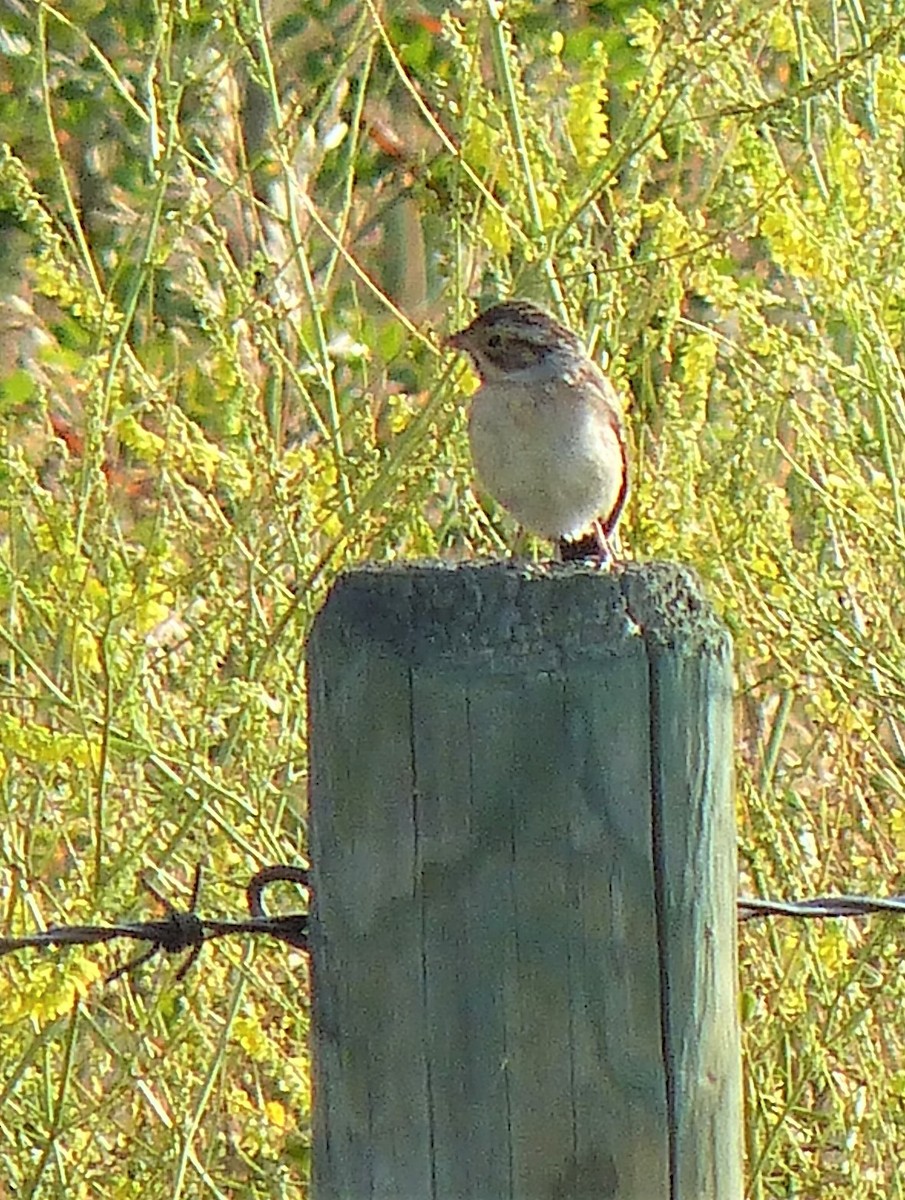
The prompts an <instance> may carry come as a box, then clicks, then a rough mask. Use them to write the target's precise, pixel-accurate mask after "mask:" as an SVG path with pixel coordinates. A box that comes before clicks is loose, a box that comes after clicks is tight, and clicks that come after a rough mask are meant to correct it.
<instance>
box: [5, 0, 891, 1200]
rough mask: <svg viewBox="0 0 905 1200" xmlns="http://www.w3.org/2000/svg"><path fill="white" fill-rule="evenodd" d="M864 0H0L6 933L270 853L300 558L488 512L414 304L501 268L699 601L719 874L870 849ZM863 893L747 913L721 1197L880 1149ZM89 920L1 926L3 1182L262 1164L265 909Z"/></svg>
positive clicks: (777, 878)
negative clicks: (93, 928) (714, 745)
mask: <svg viewBox="0 0 905 1200" xmlns="http://www.w3.org/2000/svg"><path fill="white" fill-rule="evenodd" d="M903 28H905V8H903V6H902V4H901V2H900V0H896V2H889V0H863V2H862V0H795V2H792V0H771V2H770V3H766V2H764V0H731V2H729V3H725V4H716V3H710V2H708V0H705V2H703V3H693V4H685V3H681V2H679V0H675V2H674V3H670V2H668V0H662V2H661V0H648V2H647V3H645V4H641V3H635V2H634V0H612V2H611V3H569V4H565V3H537V4H533V3H518V2H513V3H506V4H503V3H497V2H494V0H483V2H479V0H474V2H469V0H464V2H462V3H459V4H457V5H455V6H454V7H453V8H451V9H447V8H445V7H443V6H441V5H440V4H432V3H420V4H405V3H403V4H393V5H390V4H385V3H381V2H380V0H365V3H348V2H342V0H320V2H316V0H309V2H306V0H296V2H295V3H294V4H292V3H288V2H284V0H233V3H230V4H226V5H224V4H221V3H214V2H212V0H181V2H177V0H174V2H169V0H60V2H59V3H58V4H56V5H54V4H50V3H41V2H39V0H0V142H2V147H0V280H2V286H0V429H2V450H0V664H2V683H0V688H2V691H0V764H2V769H3V771H2V786H0V900H2V913H3V925H4V928H5V930H7V931H14V932H18V931H22V930H24V929H28V930H31V929H33V928H35V927H43V926H44V925H46V924H49V923H52V922H73V921H81V920H89V919H103V918H105V917H106V918H108V919H109V918H112V917H114V916H117V915H127V914H131V915H133V916H136V917H138V916H142V915H144V916H147V915H151V914H153V913H154V911H155V909H154V904H153V901H151V900H150V899H148V898H146V897H144V895H143V893H142V886H141V878H142V874H144V875H145V876H146V877H148V878H150V879H152V880H153V881H154V882H155V884H156V885H157V886H158V887H159V888H162V889H163V890H164V891H165V892H166V893H167V894H169V895H171V896H172V897H173V898H174V900H176V901H180V900H184V898H185V896H186V894H187V891H188V888H189V887H190V881H191V876H192V871H193V868H194V865H195V863H197V862H199V861H200V862H202V863H204V864H205V866H206V867H207V868H208V872H207V879H206V883H205V888H204V891H203V894H202V901H201V903H202V909H203V911H204V912H206V913H209V914H213V913H217V912H219V913H227V912H236V911H238V909H239V908H240V907H241V904H242V892H241V886H242V885H243V884H244V882H245V880H246V878H247V876H248V873H249V872H250V870H252V869H254V868H255V867H256V866H257V865H259V864H261V863H263V862H268V861H301V860H302V858H303V856H304V851H305V824H304V808H305V769H306V759H305V695H304V687H303V661H304V642H305V635H306V631H307V628H308V624H309V622H310V620H311V617H312V615H313V614H314V612H315V611H316V610H317V608H318V607H319V605H320V604H321V603H322V601H323V598H324V595H325V591H326V589H327V588H328V587H329V585H330V583H331V581H332V580H333V579H334V578H335V576H336V574H337V572H338V571H340V570H341V569H343V568H345V567H348V566H349V565H351V564H353V563H355V562H359V561H362V560H364V559H384V560H385V559H391V558H403V559H405V558H411V557H420V556H436V555H440V556H445V557H450V558H457V557H470V556H472V555H478V554H495V555H496V554H500V553H502V552H503V551H504V550H505V548H506V547H507V546H508V545H510V544H511V542H512V538H513V534H514V532H515V531H514V530H513V528H512V527H511V525H510V524H509V523H508V520H507V518H506V517H505V515H504V514H502V513H500V512H499V511H495V510H494V509H493V507H492V505H491V504H490V503H489V502H488V501H486V499H483V498H481V497H476V495H475V494H474V493H473V491H472V490H471V469H470V464H469V459H468V453H467V446H466V442H465V437H464V420H463V412H464V404H463V399H464V394H465V391H466V390H467V388H468V387H469V386H471V384H470V382H469V381H470V376H469V375H468V372H467V370H466V369H465V367H464V364H462V363H461V362H452V361H451V360H450V359H449V358H448V357H446V356H444V355H442V354H441V352H440V351H439V350H438V339H439V338H440V337H441V336H442V335H443V334H444V333H446V332H449V331H450V330H451V329H453V328H456V327H458V326H459V325H461V324H462V323H463V322H464V321H465V320H466V319H467V318H468V317H469V316H470V315H471V314H472V313H473V311H474V302H475V301H478V302H481V303H486V302H487V301H490V300H492V299H495V298H498V297H503V296H507V295H510V294H518V295H522V296H528V297H531V298H533V299H535V300H538V301H540V302H542V303H544V304H546V305H547V306H549V307H550V308H551V309H553V310H555V311H556V312H558V313H559V315H560V316H561V317H563V318H564V319H566V320H568V321H569V322H570V323H572V324H573V325H574V326H575V327H576V328H577V329H579V330H581V331H582V332H583V333H584V334H585V335H586V336H587V339H588V343H589V345H590V346H591V347H592V348H593V350H594V352H595V353H596V354H597V355H598V356H599V358H600V360H601V361H602V362H604V363H605V364H606V366H607V368H608V370H609V372H610V373H611V375H612V377H613V379H614V381H615V382H616V383H617V385H618V387H619V389H620V390H621V392H622V394H623V395H624V396H625V398H626V402H627V406H628V419H629V424H630V429H631V436H632V442H633V447H634V452H633V457H634V474H635V487H634V495H633V499H632V501H631V505H630V510H629V513H628V517H627V520H626V522H625V524H624V538H625V541H626V542H627V544H628V547H629V553H630V554H631V555H632V556H633V557H636V558H641V559H648V558H654V557H664V558H670V559H677V560H682V561H684V562H687V563H689V564H692V565H693V566H694V567H696V569H697V570H698V571H699V572H700V574H701V575H702V577H703V578H704V580H705V583H706V586H707V589H708V591H709V593H710V595H711V596H712V598H713V600H714V602H715V604H716V605H717V607H718V609H719V611H720V612H721V613H722V615H723V617H724V618H725V620H726V621H727V622H728V624H729V625H730V627H731V629H732V631H733V634H734V636H735V643H736V661H737V686H738V712H737V735H738V752H737V780H738V809H739V821H740V835H741V866H742V873H743V878H742V880H741V887H742V890H746V891H749V892H752V893H755V894H765V895H770V896H806V895H814V894H817V893H820V892H827V891H836V892H838V891H845V892H866V893H879V894H885V893H889V892H895V891H905V886H903V882H902V873H903V872H902V859H903V854H905V805H903V791H905V743H903V728H902V722H903V720H905V709H903V682H905V649H903V641H902V636H903V616H902V612H903V583H905V580H903V554H905V499H903V494H902V470H903V453H902V449H903V443H905V378H903V352H902V336H903V318H905V301H903V295H905V291H903V288H905V242H903V238H902V235H901V231H902V227H903V221H905V179H903V164H905V157H903V155H905V60H903V58H902V49H903V44H902V43H903ZM546 549H547V548H545V547H543V546H540V547H538V550H540V551H544V552H545V551H546ZM284 902H285V903H286V904H287V905H289V906H291V907H297V906H298V902H299V897H298V895H296V894H292V893H291V891H290V894H288V895H287V896H286V897H285V898H284ZM903 936H905V930H903V928H902V925H901V922H897V921H895V920H887V919H882V918H877V919H874V920H872V921H865V922H861V923H859V922H854V921H849V922H841V921H840V922H826V923H823V924H814V925H810V926H807V927H806V926H804V925H801V924H795V923H793V922H788V921H780V920H776V921H774V922H772V923H771V924H763V925H751V926H748V927H746V928H744V929H743V931H742V944H741V973H742V1006H743V1017H744V1035H745V1054H746V1064H745V1066H746V1080H747V1084H746V1087H747V1115H746V1139H747V1149H748V1172H749V1192H750V1195H751V1196H752V1197H756V1198H766V1197H792V1196H801V1197H816V1196H820V1197H822V1198H824V1200H828V1198H831V1197H840V1198H841V1197H845V1198H846V1200H866V1198H868V1197H877V1198H879V1197H883V1198H884V1200H887V1198H889V1197H901V1196H903V1195H905V1183H903V1180H905V1169H903V1167H905V1163H903V1160H905V1149H903V1147H905V1108H903V1097H905V1023H903V1020H902V1015H901V1014H902V1011H903V1005H905V966H903V956H902V953H901V944H902V938H903ZM119 961H121V957H120V956H119V952H118V951H116V950H112V949H111V950H107V949H99V948H94V949H90V950H87V951H84V952H82V951H76V950H72V951H67V952H65V953H46V954H40V953H37V952H28V953H22V954H20V955H18V956H14V957H12V958H5V959H4V960H3V961H2V964H0V1195H9V1196H13V1195H22V1196H42V1197H44V1196H52V1197H63V1196H66V1197H79V1196H91V1197H118V1198H119V1197H122V1198H126V1197H131V1196H142V1197H156V1196H167V1197H188V1196H212V1197H222V1196H229V1197H265V1196H266V1197H277V1196H285V1197H303V1196H304V1195H305V1194H306V1184H305V1179H306V1175H307V1166H308V1114H309V1095H308V1064H307V1059H306V1036H307V1029H306V1022H307V1004H306V974H305V971H306V967H305V962H304V958H303V956H301V955H299V954H294V953H292V952H291V951H289V950H287V949H286V948H284V947H281V946H277V945H271V944H268V945H266V946H265V945H263V944H260V945H255V946H247V947H244V948H243V947H242V945H241V944H240V943H239V942H237V943H235V944H234V945H227V944H225V943H221V944H218V945H217V947H216V948H212V949H209V950H208V951H206V952H205V954H204V955H203V957H202V960H201V963H200V964H199V965H198V966H197V967H196V968H195V969H194V970H193V972H192V974H191V975H190V976H189V977H188V978H187V979H186V980H185V981H184V982H183V983H175V982H174V979H173V975H174V972H175V969H176V968H175V965H174V964H173V963H170V962H165V963H160V964H154V965H150V966H148V967H145V968H143V969H142V971H141V972H140V973H139V974H138V975H137V977H134V978H131V979H129V980H121V981H119V982H118V983H116V984H114V985H112V986H110V987H105V986H103V983H102V977H103V975H104V973H105V972H107V971H109V970H111V969H112V968H113V967H114V966H115V965H116V964H117V963H118V962H119Z"/></svg>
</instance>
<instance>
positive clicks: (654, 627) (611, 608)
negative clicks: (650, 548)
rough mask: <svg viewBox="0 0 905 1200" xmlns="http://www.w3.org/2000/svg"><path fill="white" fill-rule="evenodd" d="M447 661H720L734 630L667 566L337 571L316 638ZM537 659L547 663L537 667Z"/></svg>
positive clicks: (427, 565)
mask: <svg viewBox="0 0 905 1200" xmlns="http://www.w3.org/2000/svg"><path fill="white" fill-rule="evenodd" d="M321 635H326V636H327V637H328V638H329V639H330V640H331V642H333V644H334V645H335V644H336V641H337V640H338V641H339V642H340V643H343V642H349V643H357V642H359V641H360V640H361V639H365V640H367V641H368V642H369V643H371V644H372V645H374V644H375V643H376V644H383V645H384V646H385V649H386V651H387V652H388V653H391V654H393V655H394V656H395V655H401V656H402V657H404V658H406V659H408V660H409V661H411V662H412V663H417V662H420V661H424V660H426V659H431V660H436V659H437V658H440V657H447V656H449V657H454V658H461V657H466V658H471V659H474V658H475V657H478V658H484V657H489V658H499V656H500V655H501V653H502V654H504V655H505V657H506V658H508V659H510V660H511V659H513V658H523V657H525V656H528V657H531V658H538V657H539V658H540V659H544V658H545V657H547V656H551V657H552V658H554V659H559V658H561V657H562V656H563V655H566V656H571V655H573V654H574V655H576V656H595V657H606V656H609V655H612V654H618V653H626V652H627V651H630V650H632V649H634V650H635V651H637V650H638V649H642V648H643V649H644V650H646V651H647V652H648V653H652V652H656V651H658V650H659V651H665V650H678V651H679V652H685V653H690V654H702V653H703V654H712V655H718V656H720V657H722V656H723V655H725V654H727V653H728V651H729V645H730V639H729V634H728V631H727V630H726V628H725V626H724V625H723V624H722V622H721V621H720V620H719V619H718V618H717V616H716V614H715V613H714V611H713V609H712V607H711V605H710V603H709V601H708V600H707V599H706V597H705V595H704V591H703V587H702V584H701V582H700V580H699V578H698V577H697V575H696V574H695V573H694V572H693V571H692V570H690V569H689V568H688V567H685V566H681V565H679V564H676V563H669V562H647V563H635V562H629V563H623V564H620V565H619V566H618V567H617V568H616V569H615V570H611V571H609V572H602V571H600V570H599V569H597V568H596V567H593V566H591V565H590V564H589V565H587V566H585V565H583V564H573V563H569V564H559V563H543V564H533V563H518V562H513V561H512V560H503V561H499V560H479V561H471V562H461V563H445V562H438V561H430V562H406V563H398V564H395V563H394V564H378V563H373V564H371V563H369V564H365V565H363V566H359V567H355V568H354V569H352V570H350V571H347V572H344V573H343V574H342V575H340V576H339V577H338V579H337V580H336V582H335V583H334V584H333V587H332V588H331V590H330V593H329V595H328V597H327V600H326V602H325V604H324V607H323V608H322V609H321V611H320V613H319V614H318V616H317V618H316V621H315V625H314V630H313V634H312V637H313V639H314V640H315V641H316V640H317V638H318V637H319V636H321ZM539 665H543V664H542V663H540V664H539Z"/></svg>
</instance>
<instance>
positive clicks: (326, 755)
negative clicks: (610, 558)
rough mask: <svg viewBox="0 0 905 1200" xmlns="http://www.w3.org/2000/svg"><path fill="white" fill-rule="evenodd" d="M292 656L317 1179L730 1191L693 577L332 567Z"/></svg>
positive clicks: (712, 666)
mask: <svg viewBox="0 0 905 1200" xmlns="http://www.w3.org/2000/svg"><path fill="white" fill-rule="evenodd" d="M308 675H309V687H310V693H309V697H310V727H311V811H310V820H311V851H312V861H313V886H314V900H313V914H312V947H311V948H312V970H313V1059H314V1150H313V1173H314V1174H313V1197H314V1200H608V1198H612V1200H740V1197H741V1195H742V1166H741V1161H742V1152H741V1115H740V1106H741V1087H740V1061H739V1039H738V1019H737V1012H736V866H735V829H734V815H733V799H732V787H731V756H732V736H731V665H730V645H729V638H728V634H727V633H726V631H725V629H724V628H723V627H722V626H721V625H720V624H719V622H718V621H717V620H716V619H715V617H714V615H713V613H712V612H711V610H710V609H709V608H708V606H707V604H706V603H705V601H704V600H703V599H702V596H701V592H700V587H699V585H698V583H697V582H696V581H695V579H694V577H693V576H692V575H691V574H690V573H689V572H688V571H686V570H684V569H683V568H681V567H676V566H672V565H670V564H664V563H655V564H647V565H638V564H628V565H627V566H626V567H625V568H624V570H620V571H618V572H614V573H611V574H602V573H600V572H598V571H594V570H591V569H582V568H577V569H576V568H573V567H559V568H555V567H554V568H551V569H549V570H547V569H544V568H540V567H527V566H524V565H522V566H519V565H514V564H460V565H458V566H440V565H436V566H434V565H431V566H421V565H418V566H400V567H390V568H376V567H375V568H364V569H360V570H356V571H354V572H352V573H350V574H347V575H345V576H343V577H342V578H341V579H339V580H338V582H337V583H336V585H335V587H334V588H333V591H332V592H331V594H330V597H329V599H328V600H327V602H326V604H325V606H324V608H323V610H322V611H321V613H320V614H319V616H318V618H317V620H316V622H315V625H314V629H313V631H312V635H311V639H310V643H309V648H308Z"/></svg>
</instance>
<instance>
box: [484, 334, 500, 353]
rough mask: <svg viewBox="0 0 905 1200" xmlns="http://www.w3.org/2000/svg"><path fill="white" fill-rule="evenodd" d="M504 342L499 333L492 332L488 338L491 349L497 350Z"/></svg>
mask: <svg viewBox="0 0 905 1200" xmlns="http://www.w3.org/2000/svg"><path fill="white" fill-rule="evenodd" d="M502 344H503V339H502V337H501V336H500V334H498V333H492V334H491V335H490V337H489V338H488V339H487V345H488V346H489V347H490V349H491V350H497V349H499V347H500V346H502Z"/></svg>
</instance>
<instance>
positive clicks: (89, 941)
mask: <svg viewBox="0 0 905 1200" xmlns="http://www.w3.org/2000/svg"><path fill="white" fill-rule="evenodd" d="M201 877H202V872H201V867H200V866H197V867H196V868H195V875H194V880H193V882H192V891H191V897H190V901H189V906H188V908H185V909H180V908H177V907H176V906H175V905H174V904H173V903H172V902H171V901H170V900H168V899H167V897H166V896H164V895H162V894H161V893H160V892H159V891H157V889H156V888H154V887H153V886H152V885H151V884H150V883H148V882H147V881H145V887H146V888H147V890H148V891H149V892H150V893H151V895H152V896H154V898H155V899H156V900H157V901H158V902H159V903H160V904H161V905H162V906H163V908H164V910H165V912H166V915H165V916H164V917H162V918H158V919H157V920H153V921H125V922H117V923H115V924H113V925H53V926H51V927H50V928H49V929H45V930H42V931H41V932H39V933H31V934H24V935H22V936H20V937H0V958H2V957H3V956H4V955H6V954H11V953H13V952H14V951H17V950H24V949H27V948H29V947H43V946H90V945H93V944H95V943H99V942H110V941H113V940H114V939H115V938H127V939H131V940H133V941H144V942H149V943H150V945H149V947H148V949H147V950H144V951H143V952H142V953H141V954H138V955H136V956H135V957H134V958H131V959H129V961H128V962H125V963H123V964H122V965H121V966H119V967H117V968H116V970H115V971H112V972H111V973H110V974H109V975H108V976H107V978H106V982H107V983H112V982H113V981H114V980H115V979H119V978H120V977H121V976H122V975H128V974H131V972H133V971H134V970H136V969H137V968H138V967H140V966H142V965H143V964H144V963H146V962H148V961H149V960H150V959H151V958H153V957H154V955H156V954H169V955H174V954H185V955H186V957H185V961H184V962H183V963H182V965H181V966H180V968H179V970H178V971H177V973H176V978H177V980H179V979H183V978H184V976H185V975H186V973H187V972H188V971H189V970H190V968H191V967H192V965H193V964H194V963H195V961H196V960H197V958H198V955H199V954H200V953H201V949H202V947H203V946H204V945H205V943H206V942H210V941H213V940H214V939H215V938H221V937H231V936H235V935H238V934H253V935H260V934H266V935H267V936H268V937H272V938H276V939H277V940H278V941H281V942H285V943H286V944H287V945H289V946H294V947H295V948H296V949H299V950H306V951H307V949H308V912H307V910H306V911H305V912H292V913H285V914H281V915H279V916H269V915H268V914H267V912H266V911H265V908H264V891H265V889H266V888H268V887H270V886H271V884H274V883H295V884H298V885H299V886H300V887H303V888H305V889H306V890H307V891H308V892H309V895H310V886H311V885H310V882H309V874H308V869H307V867H298V866H292V865H290V864H287V863H275V864H273V865H272V866H267V867H263V868H262V869H261V870H260V871H256V872H255V874H254V875H252V876H251V878H250V880H249V882H248V884H247V886H246V888H245V899H246V904H247V907H248V916H247V917H245V918H239V919H235V920H228V919H211V918H204V917H199V916H198V914H197V912H196V911H195V910H196V907H197V904H198V897H199V894H200V891H201ZM877 913H891V914H894V915H903V914H905V896H815V897H813V898H811V899H809V900H762V899H759V898H758V897H755V896H740V897H739V899H738V919H739V921H751V920H754V919H756V918H758V917H796V918H800V919H805V920H815V919H826V918H829V917H866V916H872V915H874V914H877Z"/></svg>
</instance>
